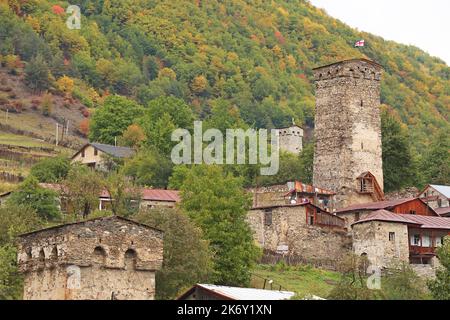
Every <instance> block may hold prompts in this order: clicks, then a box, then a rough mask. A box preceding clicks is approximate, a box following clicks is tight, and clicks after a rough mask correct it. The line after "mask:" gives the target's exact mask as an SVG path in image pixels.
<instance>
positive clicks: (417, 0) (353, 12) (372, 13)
mask: <svg viewBox="0 0 450 320" xmlns="http://www.w3.org/2000/svg"><path fill="white" fill-rule="evenodd" d="M310 2H311V3H312V4H313V5H315V6H316V7H319V8H323V9H325V10H326V12H327V13H328V14H329V15H331V16H333V17H335V18H338V19H339V20H341V21H343V22H345V23H346V24H348V25H349V26H351V27H354V28H357V29H358V30H361V31H367V32H370V33H373V34H376V35H378V36H381V37H383V38H385V39H387V40H394V41H396V42H400V43H404V44H412V45H415V46H417V47H419V48H421V49H423V50H425V51H427V52H428V53H429V54H431V55H432V56H437V57H439V58H441V59H443V60H444V61H445V62H447V65H450V36H449V32H450V0H310Z"/></svg>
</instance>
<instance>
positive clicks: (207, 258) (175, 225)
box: [133, 208, 212, 299]
mask: <svg viewBox="0 0 450 320" xmlns="http://www.w3.org/2000/svg"><path fill="white" fill-rule="evenodd" d="M133 219H134V220H136V221H139V222H141V223H145V224H147V225H150V226H153V227H155V228H158V229H161V230H163V231H164V259H163V266H162V268H161V270H159V271H157V272H156V283H157V284H158V285H157V286H156V298H157V299H173V298H176V297H177V296H178V295H179V294H181V293H182V292H183V291H185V290H187V289H188V288H189V287H190V286H192V285H194V284H195V283H201V282H205V281H207V280H208V277H209V276H210V275H211V273H212V260H211V256H212V255H211V251H210V250H209V248H208V242H207V241H205V240H203V239H202V232H201V230H200V228H198V227H196V226H195V225H194V224H193V223H192V221H191V220H190V219H189V217H188V216H187V215H186V214H184V213H182V212H180V211H179V210H176V209H169V208H161V209H150V210H144V211H141V212H139V213H138V214H136V215H134V216H133Z"/></svg>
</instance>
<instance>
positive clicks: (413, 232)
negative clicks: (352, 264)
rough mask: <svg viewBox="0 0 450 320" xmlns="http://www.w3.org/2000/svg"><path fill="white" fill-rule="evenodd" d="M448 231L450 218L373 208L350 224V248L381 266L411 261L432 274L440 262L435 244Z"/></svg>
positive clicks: (429, 274)
mask: <svg viewBox="0 0 450 320" xmlns="http://www.w3.org/2000/svg"><path fill="white" fill-rule="evenodd" d="M447 235H450V219H448V218H443V217H437V216H429V215H413V214H399V213H394V212H390V211H387V210H383V209H381V210H376V211H373V212H371V213H369V214H368V215H367V216H365V217H364V218H362V219H360V220H358V221H356V222H354V223H353V224H352V237H353V251H354V252H355V254H357V255H361V256H367V258H368V259H369V261H370V263H371V264H372V265H374V266H378V267H381V268H385V267H390V266H393V265H395V263H396V262H406V263H410V264H411V265H412V266H413V267H414V268H415V269H416V271H417V272H418V273H419V274H422V275H428V276H433V275H434V269H435V268H436V267H437V266H439V262H438V259H437V258H436V248H438V247H439V246H441V245H442V244H443V238H444V237H445V236H447Z"/></svg>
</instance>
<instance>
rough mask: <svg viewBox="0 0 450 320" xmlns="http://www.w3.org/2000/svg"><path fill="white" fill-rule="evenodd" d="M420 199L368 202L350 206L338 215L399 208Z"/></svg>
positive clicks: (341, 210)
mask: <svg viewBox="0 0 450 320" xmlns="http://www.w3.org/2000/svg"><path fill="white" fill-rule="evenodd" d="M415 199H418V198H405V199H395V200H386V201H377V202H367V203H359V204H354V205H351V206H348V207H346V208H342V209H339V210H337V211H336V213H341V212H348V211H355V210H378V209H388V208H391V207H395V206H398V205H399V204H403V203H406V202H409V201H412V200H415Z"/></svg>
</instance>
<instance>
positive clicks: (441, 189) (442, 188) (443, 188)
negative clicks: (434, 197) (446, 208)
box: [430, 184, 450, 198]
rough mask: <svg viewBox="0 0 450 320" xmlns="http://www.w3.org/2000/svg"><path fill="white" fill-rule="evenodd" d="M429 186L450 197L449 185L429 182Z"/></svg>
mask: <svg viewBox="0 0 450 320" xmlns="http://www.w3.org/2000/svg"><path fill="white" fill-rule="evenodd" d="M430 187H432V188H433V189H435V190H436V191H437V192H439V193H441V194H442V195H443V196H445V197H447V198H450V186H443V185H439V184H430Z"/></svg>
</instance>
